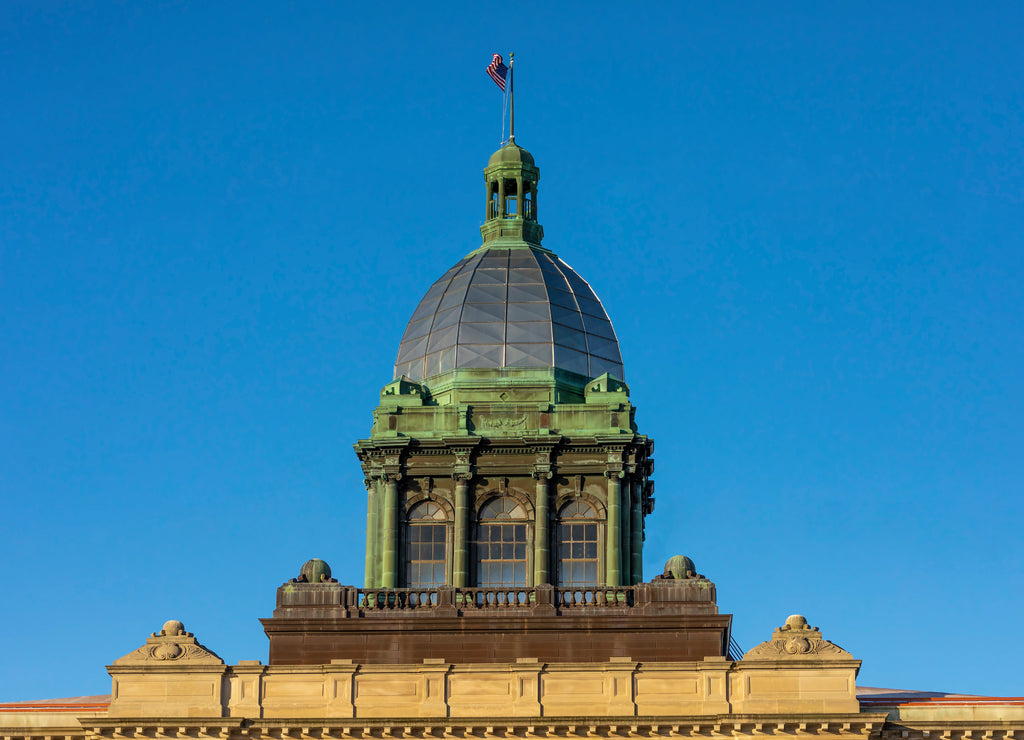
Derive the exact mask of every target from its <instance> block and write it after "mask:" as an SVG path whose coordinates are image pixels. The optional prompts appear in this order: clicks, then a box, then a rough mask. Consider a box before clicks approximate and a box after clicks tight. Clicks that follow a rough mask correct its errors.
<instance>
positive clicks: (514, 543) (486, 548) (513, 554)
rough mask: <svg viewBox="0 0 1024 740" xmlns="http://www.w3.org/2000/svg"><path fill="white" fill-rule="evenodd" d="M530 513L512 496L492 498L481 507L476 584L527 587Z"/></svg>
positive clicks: (477, 541) (477, 537)
mask: <svg viewBox="0 0 1024 740" xmlns="http://www.w3.org/2000/svg"><path fill="white" fill-rule="evenodd" d="M527 521H528V519H527V516H526V510H525V509H523V507H522V505H521V504H519V503H518V502H516V501H514V500H513V499H510V498H498V499H494V500H493V501H489V502H488V503H487V504H485V505H484V507H483V508H482V509H481V510H480V518H479V522H478V524H477V535H476V559H475V560H476V585H477V586H478V587H481V588H491V587H504V586H526V585H527V580H526V574H527V565H528V563H527V560H528V554H529V548H528V547H527V541H528V540H527V534H528V533H527Z"/></svg>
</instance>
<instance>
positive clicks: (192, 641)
mask: <svg viewBox="0 0 1024 740" xmlns="http://www.w3.org/2000/svg"><path fill="white" fill-rule="evenodd" d="M183 663H187V664H189V665H224V661H223V660H221V658H220V656H218V655H217V654H216V653H214V652H213V651H211V650H208V649H207V648H205V647H203V646H202V645H200V644H199V641H198V640H196V638H195V636H194V635H193V634H192V633H191V632H186V631H185V626H184V625H183V624H182V623H181V622H179V621H178V620H176V619H172V620H170V621H168V622H165V623H164V626H163V629H161V630H160V631H159V632H154V633H153V636H152V637H150V638H148V639H147V640H146V644H145V645H143V646H142V647H140V648H138V649H137V650H133V651H132V652H130V653H128V654H127V655H125V656H124V657H123V658H118V659H117V660H115V661H114V665H117V666H122V665H154V664H156V665H159V664H165V665H175V664H183Z"/></svg>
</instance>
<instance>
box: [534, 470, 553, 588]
mask: <svg viewBox="0 0 1024 740" xmlns="http://www.w3.org/2000/svg"><path fill="white" fill-rule="evenodd" d="M533 477H534V478H535V479H536V480H537V500H536V502H535V504H536V505H535V506H534V511H535V512H536V515H537V518H536V521H535V522H534V524H533V584H532V585H534V586H537V585H540V584H541V583H551V575H550V571H549V568H550V565H551V556H550V554H549V552H548V540H549V539H550V535H549V534H548V521H549V520H550V514H549V513H548V501H549V499H550V493H549V490H548V479H549V478H551V471H548V470H535V471H534V473H533Z"/></svg>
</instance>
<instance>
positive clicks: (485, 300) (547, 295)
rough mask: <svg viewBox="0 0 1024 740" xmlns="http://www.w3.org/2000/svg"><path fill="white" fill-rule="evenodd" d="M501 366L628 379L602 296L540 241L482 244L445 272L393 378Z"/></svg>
mask: <svg viewBox="0 0 1024 740" xmlns="http://www.w3.org/2000/svg"><path fill="white" fill-rule="evenodd" d="M506 148H507V147H506ZM500 367H547V368H559V369H562V370H568V371H569V372H573V373H577V374H579V375H582V376H585V377H587V378H595V377H597V376H599V375H602V374H604V373H611V374H612V375H614V376H616V377H618V378H623V377H624V373H623V368H622V355H621V353H620V352H619V342H618V339H617V338H616V336H615V330H614V329H613V328H612V323H611V321H610V320H609V319H608V314H607V313H606V312H605V310H604V306H602V305H601V301H600V300H599V299H598V297H597V296H596V295H595V294H594V291H593V290H592V289H591V287H590V285H588V284H587V281H586V280H584V279H583V278H581V277H580V276H579V275H578V274H577V273H576V271H575V270H573V269H572V268H571V267H569V265H567V264H566V263H565V262H563V261H562V260H561V259H559V258H558V257H557V256H556V255H554V254H552V253H551V252H549V251H548V250H546V249H543V248H541V247H535V246H530V245H526V244H521V245H520V246H519V247H516V248H507V247H497V246H495V247H491V248H486V249H479V250H477V251H475V252H472V253H471V254H469V255H467V256H466V257H464V258H463V259H461V260H460V261H459V262H458V263H457V264H456V265H455V266H454V267H452V268H451V269H450V270H448V272H446V273H445V274H444V275H442V276H441V278H440V279H439V280H438V281H437V282H435V283H434V285H433V286H431V288H430V290H428V291H427V294H426V295H425V296H424V297H423V300H421V301H420V304H419V306H418V307H417V308H416V311H415V312H414V313H413V315H412V318H411V319H410V320H409V324H408V326H407V327H406V330H405V334H404V336H403V337H402V343H401V345H400V346H399V349H398V358H397V359H396V361H395V376H394V377H395V378H400V377H402V376H405V377H407V378H409V379H411V380H423V379H425V378H429V377H432V376H434V375H437V374H439V373H443V372H448V371H449V370H453V369H456V368H500Z"/></svg>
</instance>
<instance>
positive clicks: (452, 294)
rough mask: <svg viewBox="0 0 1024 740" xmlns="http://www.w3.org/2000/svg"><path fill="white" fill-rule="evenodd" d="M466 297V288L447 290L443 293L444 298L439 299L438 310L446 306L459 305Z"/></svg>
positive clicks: (453, 306) (442, 309)
mask: <svg viewBox="0 0 1024 740" xmlns="http://www.w3.org/2000/svg"><path fill="white" fill-rule="evenodd" d="M465 299H466V289H465V288H459V289H458V290H452V291H448V292H447V293H445V294H444V298H442V299H441V305H439V306H438V307H437V310H438V312H439V313H440V312H441V311H444V310H445V309H446V308H455V307H456V306H461V305H462V303H463V301H464V300H465Z"/></svg>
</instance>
